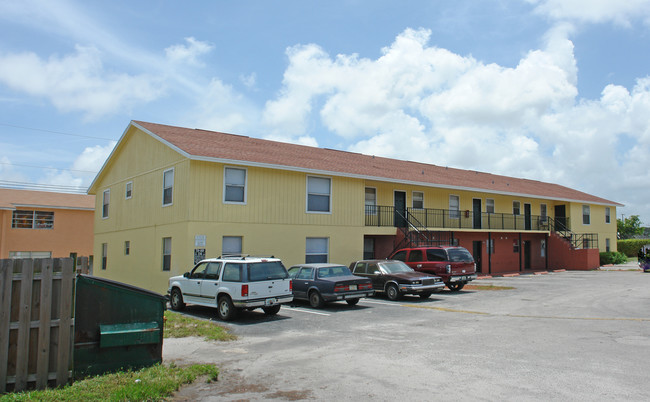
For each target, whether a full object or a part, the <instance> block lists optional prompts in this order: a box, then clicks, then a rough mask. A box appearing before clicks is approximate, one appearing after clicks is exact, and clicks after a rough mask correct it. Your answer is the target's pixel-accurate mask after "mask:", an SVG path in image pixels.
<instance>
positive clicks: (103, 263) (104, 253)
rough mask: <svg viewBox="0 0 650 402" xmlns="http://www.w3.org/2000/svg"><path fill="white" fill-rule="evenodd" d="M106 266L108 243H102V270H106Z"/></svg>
mask: <svg viewBox="0 0 650 402" xmlns="http://www.w3.org/2000/svg"><path fill="white" fill-rule="evenodd" d="M107 264H108V243H102V269H103V270H106V266H107Z"/></svg>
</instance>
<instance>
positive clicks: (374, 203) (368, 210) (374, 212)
mask: <svg viewBox="0 0 650 402" xmlns="http://www.w3.org/2000/svg"><path fill="white" fill-rule="evenodd" d="M368 190H372V191H373V192H374V195H375V198H374V199H373V200H372V204H368V198H367V197H366V194H367V191H368ZM363 199H364V201H363V202H364V205H365V209H366V215H377V209H378V208H377V188H376V187H368V186H366V187H365V188H364V190H363ZM368 207H372V208H368Z"/></svg>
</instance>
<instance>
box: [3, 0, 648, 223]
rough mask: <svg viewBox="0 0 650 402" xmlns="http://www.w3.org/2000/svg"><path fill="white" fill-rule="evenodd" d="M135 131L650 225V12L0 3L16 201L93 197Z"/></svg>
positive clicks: (534, 0) (560, 6)
mask: <svg viewBox="0 0 650 402" xmlns="http://www.w3.org/2000/svg"><path fill="white" fill-rule="evenodd" d="M132 119H134V120H144V121H150V122H156V123H163V124H171V125H179V126H184V127H193V128H203V129H210V130H216V131H223V132H230V133H234V134H242V135H248V136H254V137H260V138H267V139H274V140H281V141H289V142H295V143H300V144H305V145H312V146H319V147H328V148H336V149H341V150H349V151H355V152H362V153H365V154H374V155H381V156H386V157H393V158H399V159H408V160H414V161H421V162H426V163H433V164H436V165H442V166H452V167H457V168H463V169H472V170H479V171H484V172H489V173H496V174H504V175H508V176H515V177H524V178H530V179H536V180H542V181H549V182H554V183H558V184H562V185H565V186H569V187H573V188H576V189H579V190H582V191H585V192H588V193H591V194H594V195H597V196H601V197H604V198H607V199H609V200H613V201H617V202H620V203H623V204H625V205H626V207H624V208H619V209H618V211H617V212H618V217H619V218H620V217H621V215H622V214H625V215H626V216H630V215H633V214H636V215H640V216H641V220H642V221H643V222H644V224H645V225H650V202H649V198H650V0H625V1H620V0H482V1H475V0H437V1H433V0H430V1H411V0H403V1H394V0H347V1H336V0H333V1H327V2H325V1H305V0H296V1H282V0H279V1H262V0H259V1H248V0H242V1H237V2H232V1H193V2H176V1H173V2H172V1H135V2H134V1H122V0H114V1H110V2H107V1H100V0H85V1H64V0H57V1H50V0H42V1H38V0H25V1H15V0H0V186H12V185H18V184H22V183H30V184H38V185H40V186H41V188H56V189H59V190H74V189H79V188H82V189H85V188H87V186H88V185H89V184H90V183H91V182H92V179H93V178H94V176H95V174H96V172H97V171H98V170H99V168H100V167H101V166H102V164H103V162H104V160H105V159H106V157H107V156H108V154H109V153H110V151H111V150H112V148H113V147H114V145H115V143H116V140H117V139H119V137H120V136H121V135H122V133H123V131H124V129H125V128H126V126H127V124H128V123H129V121H130V120H132ZM46 186H49V187H46Z"/></svg>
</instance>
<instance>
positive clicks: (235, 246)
mask: <svg viewBox="0 0 650 402" xmlns="http://www.w3.org/2000/svg"><path fill="white" fill-rule="evenodd" d="M221 253H222V254H223V255H240V254H241V253H242V237H241V236H224V237H223V239H222V241H221Z"/></svg>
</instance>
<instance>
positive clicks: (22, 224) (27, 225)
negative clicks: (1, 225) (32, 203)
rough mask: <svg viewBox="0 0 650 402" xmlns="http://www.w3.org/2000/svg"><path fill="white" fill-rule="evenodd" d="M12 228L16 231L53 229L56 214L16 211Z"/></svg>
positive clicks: (13, 215)
mask: <svg viewBox="0 0 650 402" xmlns="http://www.w3.org/2000/svg"><path fill="white" fill-rule="evenodd" d="M11 227H12V228H16V229H53V228H54V212H46V211H25V210H15V211H13V214H12V219H11Z"/></svg>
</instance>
